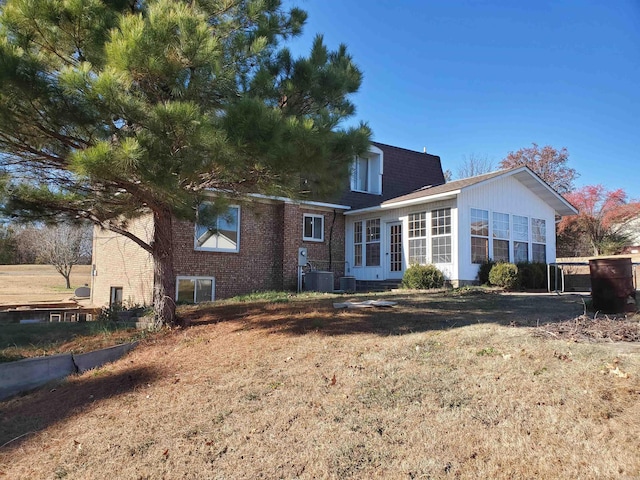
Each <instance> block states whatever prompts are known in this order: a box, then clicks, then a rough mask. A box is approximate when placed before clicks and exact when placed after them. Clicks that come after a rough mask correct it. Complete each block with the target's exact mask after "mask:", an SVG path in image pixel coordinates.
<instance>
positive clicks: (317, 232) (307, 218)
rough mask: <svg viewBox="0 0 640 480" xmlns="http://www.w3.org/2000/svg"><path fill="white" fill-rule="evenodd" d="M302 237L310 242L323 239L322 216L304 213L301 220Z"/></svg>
mask: <svg viewBox="0 0 640 480" xmlns="http://www.w3.org/2000/svg"><path fill="white" fill-rule="evenodd" d="M302 231H303V233H302V239H303V240H307V241H311V242H323V241H324V216H323V215H312V214H309V213H305V214H304V218H303V220H302Z"/></svg>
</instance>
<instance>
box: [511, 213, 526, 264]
mask: <svg viewBox="0 0 640 480" xmlns="http://www.w3.org/2000/svg"><path fill="white" fill-rule="evenodd" d="M513 261H514V262H516V263H520V262H528V261H529V218H528V217H521V216H520V215H514V216H513Z"/></svg>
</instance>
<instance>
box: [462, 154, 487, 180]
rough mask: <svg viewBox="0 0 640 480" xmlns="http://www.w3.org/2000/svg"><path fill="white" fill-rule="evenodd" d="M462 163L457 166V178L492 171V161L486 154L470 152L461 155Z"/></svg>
mask: <svg viewBox="0 0 640 480" xmlns="http://www.w3.org/2000/svg"><path fill="white" fill-rule="evenodd" d="M462 159H463V160H462V165H460V166H459V167H458V178H469V177H476V176H478V175H482V174H483V173H489V172H492V171H493V161H492V160H490V159H489V157H487V155H478V154H476V153H472V154H471V155H469V156H468V157H467V156H466V155H463V156H462Z"/></svg>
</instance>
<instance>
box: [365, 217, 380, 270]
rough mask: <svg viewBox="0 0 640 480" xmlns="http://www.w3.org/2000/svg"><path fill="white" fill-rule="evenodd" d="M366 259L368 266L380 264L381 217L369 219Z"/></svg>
mask: <svg viewBox="0 0 640 480" xmlns="http://www.w3.org/2000/svg"><path fill="white" fill-rule="evenodd" d="M365 233H366V236H365V247H366V253H365V261H366V265H367V267H379V266H380V219H379V218H376V219H374V220H367V223H366V230H365Z"/></svg>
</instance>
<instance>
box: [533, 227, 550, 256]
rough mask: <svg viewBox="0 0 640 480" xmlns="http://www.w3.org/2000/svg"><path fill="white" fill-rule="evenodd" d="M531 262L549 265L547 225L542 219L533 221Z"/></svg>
mask: <svg viewBox="0 0 640 480" xmlns="http://www.w3.org/2000/svg"><path fill="white" fill-rule="evenodd" d="M531 242H532V243H531V260H532V261H533V262H540V263H547V247H546V243H547V225H546V222H545V221H544V220H542V219H540V218H532V219H531Z"/></svg>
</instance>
